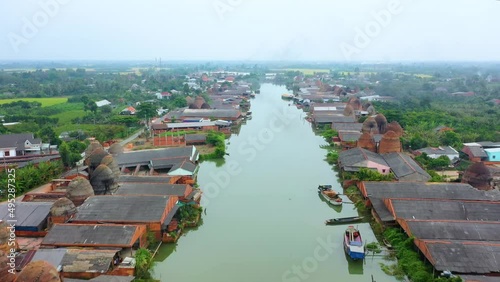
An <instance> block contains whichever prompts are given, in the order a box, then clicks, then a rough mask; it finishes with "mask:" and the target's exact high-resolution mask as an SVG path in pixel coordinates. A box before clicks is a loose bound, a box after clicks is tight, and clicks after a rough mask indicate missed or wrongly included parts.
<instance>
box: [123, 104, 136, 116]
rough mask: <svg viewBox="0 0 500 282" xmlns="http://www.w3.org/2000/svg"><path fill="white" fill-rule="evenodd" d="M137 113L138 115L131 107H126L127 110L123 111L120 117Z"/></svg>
mask: <svg viewBox="0 0 500 282" xmlns="http://www.w3.org/2000/svg"><path fill="white" fill-rule="evenodd" d="M135 113H136V110H135V108H134V107H132V106H130V107H126V108H125V109H123V110H122V111H121V112H120V115H135Z"/></svg>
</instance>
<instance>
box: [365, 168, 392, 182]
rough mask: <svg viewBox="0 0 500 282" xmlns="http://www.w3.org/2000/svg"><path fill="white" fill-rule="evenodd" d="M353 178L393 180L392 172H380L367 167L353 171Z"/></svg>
mask: <svg viewBox="0 0 500 282" xmlns="http://www.w3.org/2000/svg"><path fill="white" fill-rule="evenodd" d="M355 178H356V179H357V180H360V181H392V180H394V175H393V174H392V173H389V174H382V173H380V172H378V171H376V170H373V169H369V168H360V169H359V171H358V172H356V173H355Z"/></svg>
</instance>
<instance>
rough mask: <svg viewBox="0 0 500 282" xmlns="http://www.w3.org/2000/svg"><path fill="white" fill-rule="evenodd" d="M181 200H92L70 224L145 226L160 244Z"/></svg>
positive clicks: (122, 197)
mask: <svg viewBox="0 0 500 282" xmlns="http://www.w3.org/2000/svg"><path fill="white" fill-rule="evenodd" d="M178 200H179V198H178V197H177V196H147V195H145V196H141V195H112V196H111V195H110V196H92V197H89V198H87V200H85V202H84V203H83V204H82V205H81V206H79V207H78V212H77V213H76V214H75V216H74V217H73V218H72V219H71V221H70V222H71V223H80V224H102V223H112V224H139V225H142V224H144V225H146V226H147V228H148V230H150V231H152V232H153V233H154V234H155V237H156V239H158V240H160V239H161V238H162V235H163V232H164V231H165V230H166V229H167V226H168V225H169V223H170V221H171V220H172V218H173V216H174V215H175V213H176V211H177V209H178V208H179V206H177V205H176V204H177V202H178ZM146 207H147V208H146Z"/></svg>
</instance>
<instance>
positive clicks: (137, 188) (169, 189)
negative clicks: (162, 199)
mask: <svg viewBox="0 0 500 282" xmlns="http://www.w3.org/2000/svg"><path fill="white" fill-rule="evenodd" d="M187 189H188V185H187V184H164V183H140V182H137V183H121V184H120V188H118V191H117V192H116V193H115V195H162V196H165V195H175V196H179V197H181V196H184V194H185V193H186V190H187Z"/></svg>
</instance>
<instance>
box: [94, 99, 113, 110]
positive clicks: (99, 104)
mask: <svg viewBox="0 0 500 282" xmlns="http://www.w3.org/2000/svg"><path fill="white" fill-rule="evenodd" d="M95 104H96V105H97V107H98V108H100V107H104V106H109V105H111V102H110V101H108V100H106V99H104V100H100V101H97V102H95Z"/></svg>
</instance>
